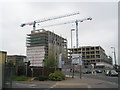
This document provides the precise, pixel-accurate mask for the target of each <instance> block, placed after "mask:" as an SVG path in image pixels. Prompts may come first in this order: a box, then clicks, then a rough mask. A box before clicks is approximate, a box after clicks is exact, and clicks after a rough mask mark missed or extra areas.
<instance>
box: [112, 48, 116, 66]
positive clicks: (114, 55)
mask: <svg viewBox="0 0 120 90" xmlns="http://www.w3.org/2000/svg"><path fill="white" fill-rule="evenodd" d="M111 48H113V50H114V51H113V54H114V60H115V68H116V65H117V62H116V53H115V47H111Z"/></svg>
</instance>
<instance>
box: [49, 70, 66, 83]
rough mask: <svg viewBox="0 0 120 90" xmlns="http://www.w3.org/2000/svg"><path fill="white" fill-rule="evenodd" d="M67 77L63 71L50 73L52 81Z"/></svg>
mask: <svg viewBox="0 0 120 90" xmlns="http://www.w3.org/2000/svg"><path fill="white" fill-rule="evenodd" d="M64 79H65V75H64V74H63V73H62V72H61V71H59V70H58V71H55V72H54V73H50V74H49V80H52V81H61V80H64Z"/></svg>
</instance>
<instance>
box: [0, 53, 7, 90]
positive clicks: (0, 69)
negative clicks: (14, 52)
mask: <svg viewBox="0 0 120 90" xmlns="http://www.w3.org/2000/svg"><path fill="white" fill-rule="evenodd" d="M6 58H7V52H5V51H0V89H2V88H3V87H4V82H5V80H4V78H5V77H4V76H5V74H4V68H5V62H6Z"/></svg>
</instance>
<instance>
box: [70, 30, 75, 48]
mask: <svg viewBox="0 0 120 90" xmlns="http://www.w3.org/2000/svg"><path fill="white" fill-rule="evenodd" d="M72 31H75V29H71V48H72Z"/></svg>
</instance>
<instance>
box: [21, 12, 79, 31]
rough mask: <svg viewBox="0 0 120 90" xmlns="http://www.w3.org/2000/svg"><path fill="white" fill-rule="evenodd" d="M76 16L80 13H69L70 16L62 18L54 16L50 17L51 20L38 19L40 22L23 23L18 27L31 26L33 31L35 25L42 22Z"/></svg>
mask: <svg viewBox="0 0 120 90" xmlns="http://www.w3.org/2000/svg"><path fill="white" fill-rule="evenodd" d="M77 14H80V13H79V12H75V13H70V14H66V15H62V16H55V17H52V18H43V19H40V20H34V21H33V22H28V23H23V24H21V25H20V26H21V27H24V26H26V25H33V30H35V27H36V23H42V22H46V21H50V20H55V19H60V18H64V17H69V16H73V15H77Z"/></svg>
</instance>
